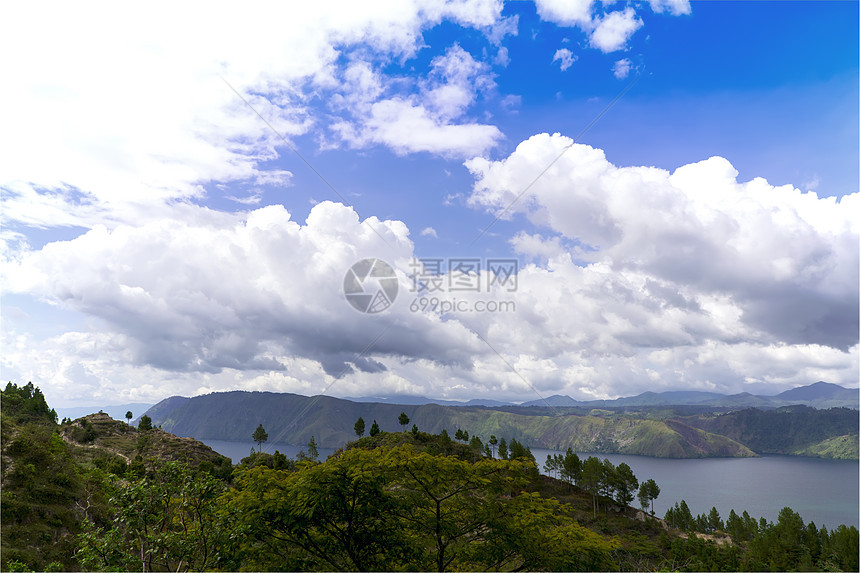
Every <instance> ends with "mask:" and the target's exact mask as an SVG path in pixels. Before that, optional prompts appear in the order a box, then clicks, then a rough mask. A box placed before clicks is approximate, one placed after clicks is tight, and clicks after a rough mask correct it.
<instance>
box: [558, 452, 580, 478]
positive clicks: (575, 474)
mask: <svg viewBox="0 0 860 573" xmlns="http://www.w3.org/2000/svg"><path fill="white" fill-rule="evenodd" d="M561 476H562V479H564V480H566V481H567V482H568V483H570V484H577V483H579V480H581V479H582V461H581V460H580V459H579V456H578V455H576V454H575V453H573V450H571V449H570V448H567V451H566V452H565V453H564V458H563V459H562V462H561Z"/></svg>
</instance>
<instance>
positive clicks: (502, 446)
mask: <svg viewBox="0 0 860 573" xmlns="http://www.w3.org/2000/svg"><path fill="white" fill-rule="evenodd" d="M499 459H501V460H506V459H508V443H507V442H506V441H505V439H504V438H502V439H501V440H499Z"/></svg>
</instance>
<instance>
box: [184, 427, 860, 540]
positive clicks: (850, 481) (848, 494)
mask: <svg viewBox="0 0 860 573" xmlns="http://www.w3.org/2000/svg"><path fill="white" fill-rule="evenodd" d="M201 441H202V442H203V443H205V444H207V445H208V446H210V447H211V448H212V449H213V450H215V451H216V452H218V453H220V454H222V455H225V456H227V457H229V458H230V459H232V460H233V463H234V464H235V463H238V462H239V461H240V460H241V459H242V458H244V457H246V456H247V455H248V454H249V453H250V452H251V448H255V449H256V444H254V443H253V442H227V441H221V440H201ZM302 449H304V448H302V447H301V446H293V445H290V444H271V443H265V444H263V451H264V452H268V453H274V452H275V450H278V451H280V452H281V453H282V454H285V455H286V456H287V457H290V458H295V456H296V455H297V454H298V453H299V451H300V450H302ZM332 453H334V450H332V449H327V448H319V454H320V459H323V460H324V459H325V458H326V457H327V456H329V455H330V454H332ZM532 453H533V454H534V456H535V459H536V460H537V462H538V466H539V467H540V468H541V471H543V464H544V462H545V461H546V456H547V454H557V453H562V452H556V451H554V450H541V449H532ZM577 453H578V455H579V457H580V458H582V459H585V458H586V457H588V456H589V455H595V456H597V457H599V458H608V459H609V460H610V461H611V462H612V463H613V464H615V465H618V464H620V463H621V462H625V463H626V464H627V465H629V466H630V468H631V469H632V470H633V473H634V474H636V477H637V478H639V481H644V480H646V479H648V478H651V479H653V480H654V481H656V482H657V485H659V486H660V496H659V497H658V498H657V499H656V500H655V501H654V512H655V513H656V514H657V515H659V516H662V515H663V514H665V513H666V510H667V509H668V508H669V506H671V505H674V504H675V502H676V501H681V500H682V499H683V500H686V502H687V505H689V506H690V511H692V512H693V515H698V514H700V513H707V512H708V511H710V509H711V507H716V508H717V510H718V511H719V512H720V516H721V517H722V518H723V519H725V518H726V517H728V515H729V510H731V509H734V510H735V512H737V513H738V515H740V514H741V513H742V512H743V511H744V510H746V511H748V512H749V514H750V515H751V516H752V517H753V518H755V519H758V518H759V517H764V518H765V519H767V520H768V521H776V518H777V516H778V515H779V510H780V509H782V508H783V507H786V506H788V507H790V508H792V509H793V510H794V511H796V512H798V513H799V514H800V515H801V517H803V521H804V523H809V522H810V521H814V522H815V525H817V526H818V527H821V526H822V525H826V526H827V527H828V529H832V528H833V527H835V526H837V525H840V524H845V525H853V526H855V527H856V526H858V522H860V517H858V514H860V463H858V462H856V461H843V460H820V459H815V458H802V457H795V456H762V457H760V458H707V459H697V460H671V459H664V458H649V457H645V456H629V455H622V454H588V453H581V452H577ZM636 503H638V501H634V504H636Z"/></svg>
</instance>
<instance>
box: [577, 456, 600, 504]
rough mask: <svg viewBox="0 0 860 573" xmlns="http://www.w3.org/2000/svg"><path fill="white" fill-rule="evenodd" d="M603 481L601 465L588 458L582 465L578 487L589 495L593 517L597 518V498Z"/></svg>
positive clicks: (594, 458)
mask: <svg viewBox="0 0 860 573" xmlns="http://www.w3.org/2000/svg"><path fill="white" fill-rule="evenodd" d="M602 479H603V464H602V463H601V462H600V460H599V459H598V458H596V457H594V456H588V458H586V460H585V461H584V462H583V463H582V477H581V478H580V485H581V486H582V488H583V489H584V490H585V491H587V492H588V493H590V494H591V500H592V507H593V509H594V517H597V510H598V509H599V504H598V500H597V496H598V495H599V494H600V484H601V480H602Z"/></svg>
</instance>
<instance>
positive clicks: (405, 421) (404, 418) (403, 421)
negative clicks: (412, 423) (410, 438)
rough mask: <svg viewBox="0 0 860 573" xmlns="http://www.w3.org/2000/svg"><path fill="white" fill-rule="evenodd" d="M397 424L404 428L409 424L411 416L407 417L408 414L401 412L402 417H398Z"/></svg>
mask: <svg viewBox="0 0 860 573" xmlns="http://www.w3.org/2000/svg"><path fill="white" fill-rule="evenodd" d="M397 422H398V423H399V424H400V425H401V426H403V427H404V428H405V427H406V425H407V424H409V416H407V415H406V412H400V415H399V416H397Z"/></svg>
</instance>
